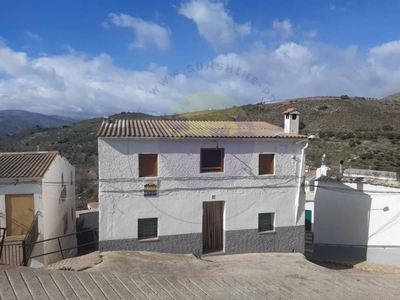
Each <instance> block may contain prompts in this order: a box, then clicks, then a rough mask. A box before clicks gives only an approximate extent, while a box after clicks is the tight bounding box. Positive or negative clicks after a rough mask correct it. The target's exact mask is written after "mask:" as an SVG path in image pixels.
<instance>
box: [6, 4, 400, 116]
mask: <svg viewBox="0 0 400 300" xmlns="http://www.w3.org/2000/svg"><path fill="white" fill-rule="evenodd" d="M399 11H400V2H399V1H395V0H387V1H372V0H365V1H361V0H352V1H324V0H305V1H295V0H281V1H278V0H276V1H275V0H270V1H265V0H264V1H259V0H253V1H241V0H226V1H216V0H184V1H157V2H156V1H145V0H136V1H90V0H87V1H45V0H43V1H18V0H13V1H9V0H3V1H1V10H0V101H1V104H2V108H3V109H13V108H14V109H15V108H23V109H26V110H31V111H36V112H42V113H54V114H63V115H71V116H73V115H81V116H94V115H101V114H105V113H115V112H119V111H137V110H140V111H142V112H147V113H153V114H165V113H176V112H182V110H194V109H208V108H221V107H225V106H231V105H241V104H247V103H257V102H259V101H260V100H261V99H264V101H280V100H283V99H289V98H298V97H305V96H317V95H326V96H329V95H341V94H349V95H353V96H366V97H374V98H381V97H384V96H386V95H388V94H390V93H394V92H398V91H399V90H400V88H399V86H398V82H400V37H399V34H400V33H399V31H398V28H400V21H399V18H398V13H399ZM207 63H208V64H207ZM206 65H207V66H208V69H207V68H206Z"/></svg>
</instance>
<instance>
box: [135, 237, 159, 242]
mask: <svg viewBox="0 0 400 300" xmlns="http://www.w3.org/2000/svg"><path fill="white" fill-rule="evenodd" d="M138 241H139V243H150V242H158V237H154V238H145V239H140V240H138Z"/></svg>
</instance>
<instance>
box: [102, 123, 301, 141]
mask: <svg viewBox="0 0 400 300" xmlns="http://www.w3.org/2000/svg"><path fill="white" fill-rule="evenodd" d="M97 136H99V137H144V138H306V136H303V135H293V134H287V133H284V132H283V128H281V127H278V126H275V125H272V124H270V123H267V122H247V121H246V122H220V121H187V120H104V121H103V123H102V125H101V127H100V129H99V131H98V133H97Z"/></svg>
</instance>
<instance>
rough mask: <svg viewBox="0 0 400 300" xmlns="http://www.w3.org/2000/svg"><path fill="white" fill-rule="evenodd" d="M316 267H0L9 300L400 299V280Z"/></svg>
mask: <svg viewBox="0 0 400 300" xmlns="http://www.w3.org/2000/svg"><path fill="white" fill-rule="evenodd" d="M330 267H331V268H327V267H323V266H319V265H315V264H313V263H310V262H308V261H306V260H305V259H304V258H303V257H302V256H301V255H298V254H289V255H287V254H286V255H283V254H269V255H268V254H254V255H253V254H249V255H232V256H219V257H208V258H206V259H205V260H200V259H197V258H195V257H193V256H190V255H183V256H179V255H169V254H165V255H163V254H155V255H154V254H148V253H132V252H131V253H129V252H121V253H118V252H117V253H115V252H112V253H111V252H110V253H105V254H104V257H103V262H101V263H100V264H97V265H96V266H93V267H92V268H90V269H87V270H86V271H81V272H76V271H60V270H43V269H28V268H7V267H3V268H1V267H0V297H1V299H363V300H364V299H397V298H398V297H399V294H400V284H399V283H400V275H398V274H378V273H371V272H364V271H359V270H354V269H341V268H338V267H334V266H330Z"/></svg>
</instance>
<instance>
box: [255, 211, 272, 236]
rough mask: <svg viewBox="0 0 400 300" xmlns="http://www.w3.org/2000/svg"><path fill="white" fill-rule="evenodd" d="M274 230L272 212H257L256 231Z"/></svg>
mask: <svg viewBox="0 0 400 300" xmlns="http://www.w3.org/2000/svg"><path fill="white" fill-rule="evenodd" d="M273 230H274V213H262V214H258V232H263V231H273Z"/></svg>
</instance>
